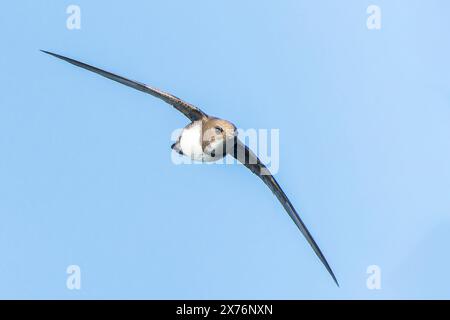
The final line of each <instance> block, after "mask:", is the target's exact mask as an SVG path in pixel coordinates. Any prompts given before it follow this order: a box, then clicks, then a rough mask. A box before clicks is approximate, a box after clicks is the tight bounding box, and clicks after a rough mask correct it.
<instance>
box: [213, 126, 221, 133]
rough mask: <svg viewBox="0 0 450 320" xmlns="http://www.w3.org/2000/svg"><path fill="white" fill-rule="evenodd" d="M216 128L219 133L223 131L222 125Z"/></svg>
mask: <svg viewBox="0 0 450 320" xmlns="http://www.w3.org/2000/svg"><path fill="white" fill-rule="evenodd" d="M214 129H216V133H217V134H220V133H223V129H222V128H221V127H215V128H214Z"/></svg>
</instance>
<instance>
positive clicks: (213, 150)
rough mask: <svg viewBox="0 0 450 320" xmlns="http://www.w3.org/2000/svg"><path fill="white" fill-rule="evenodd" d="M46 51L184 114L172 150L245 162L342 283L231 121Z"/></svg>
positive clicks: (195, 157)
mask: <svg viewBox="0 0 450 320" xmlns="http://www.w3.org/2000/svg"><path fill="white" fill-rule="evenodd" d="M41 51H42V52H44V53H46V54H49V55H51V56H54V57H56V58H59V59H62V60H64V61H67V62H69V63H71V64H73V65H75V66H77V67H81V68H83V69H86V70H89V71H92V72H95V73H97V74H99V75H101V76H103V77H106V78H108V79H111V80H114V81H116V82H119V83H121V84H124V85H126V86H129V87H131V88H134V89H136V90H139V91H142V92H145V93H148V94H151V95H152V96H154V97H156V98H159V99H161V100H163V101H165V102H167V103H168V104H170V105H172V106H173V107H174V108H175V109H177V110H178V111H180V112H181V113H182V114H184V115H185V116H186V117H187V118H188V119H189V120H190V121H191V123H189V124H188V125H187V126H186V127H185V128H184V129H183V130H182V132H181V134H180V136H179V138H178V140H177V142H176V143H174V144H173V145H172V149H174V150H175V151H176V152H178V153H180V154H182V155H185V156H187V157H190V158H191V159H192V160H196V161H205V162H210V161H216V160H218V159H221V158H223V157H225V156H226V155H227V154H229V155H231V156H233V157H234V158H236V159H237V160H238V161H239V162H241V163H242V164H243V165H245V166H246V167H247V168H248V169H250V171H251V172H253V173H254V174H255V175H257V176H258V177H259V178H260V179H261V180H262V181H264V183H265V184H266V185H267V186H268V187H269V189H270V190H271V191H272V192H273V193H274V194H275V196H276V197H277V198H278V200H279V201H280V203H281V204H282V205H283V207H284V209H285V210H286V212H287V213H288V214H289V216H290V217H291V219H292V220H293V221H294V222H295V224H296V225H297V227H298V229H299V230H300V231H301V232H302V234H303V235H304V237H305V238H306V240H307V241H308V243H309V244H310V245H311V247H312V249H313V250H314V252H315V253H316V255H317V256H318V258H319V259H320V261H322V263H323V264H324V266H325V268H326V269H327V270H328V272H329V273H330V275H331V277H332V278H333V280H334V282H335V283H336V285H337V286H339V283H338V281H337V279H336V277H335V275H334V273H333V270H331V267H330V265H329V264H328V262H327V260H326V259H325V256H324V255H323V253H322V251H321V250H320V249H319V246H318V245H317V243H316V242H315V240H314V239H313V237H312V236H311V233H310V232H309V231H308V229H307V228H306V226H305V224H304V223H303V221H302V220H301V219H300V216H299V215H298V213H297V211H296V210H295V208H294V206H293V205H292V204H291V202H290V201H289V199H288V197H287V196H286V194H285V193H284V191H283V190H282V189H281V187H280V185H279V184H278V182H277V181H276V180H275V178H274V177H273V176H272V174H271V173H270V171H269V170H268V169H267V167H266V166H265V165H264V164H263V163H262V162H261V161H260V160H259V158H258V157H257V156H256V155H255V154H254V153H253V152H252V151H251V150H250V149H249V148H248V147H247V146H246V145H245V144H244V143H243V142H242V141H240V139H238V137H237V129H236V126H235V125H234V124H232V123H231V122H229V121H227V120H223V119H219V118H216V117H212V116H209V115H207V114H206V113H205V112H203V111H202V110H200V109H199V108H197V107H196V106H194V105H192V104H190V103H187V102H185V101H183V100H181V99H180V98H177V97H175V96H173V95H171V94H169V93H167V92H164V91H161V90H159V89H156V88H153V87H151V86H148V85H146V84H143V83H140V82H137V81H133V80H130V79H127V78H124V77H122V76H119V75H116V74H114V73H111V72H108V71H104V70H101V69H99V68H96V67H93V66H91V65H88V64H85V63H82V62H80V61H77V60H74V59H71V58H67V57H64V56H62V55H59V54H56V53H52V52H49V51H45V50H41Z"/></svg>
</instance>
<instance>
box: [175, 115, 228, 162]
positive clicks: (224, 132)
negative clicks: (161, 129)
mask: <svg viewBox="0 0 450 320" xmlns="http://www.w3.org/2000/svg"><path fill="white" fill-rule="evenodd" d="M236 133H237V131H236V127H235V126H234V125H233V124H232V123H230V122H229V121H226V120H222V119H217V118H212V117H208V118H205V119H202V120H196V121H193V122H191V123H190V124H188V125H187V126H186V127H185V128H184V129H183V130H182V132H181V134H180V136H179V138H178V140H177V142H176V143H175V144H173V145H172V149H174V150H175V151H177V152H178V153H180V154H182V155H185V156H187V157H189V158H191V159H192V160H195V161H201V162H213V161H217V160H219V159H221V158H223V157H224V156H225V155H226V153H227V152H226V151H227V145H228V146H230V145H231V146H232V145H233V143H234V138H235V137H236Z"/></svg>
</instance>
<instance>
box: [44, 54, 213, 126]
mask: <svg viewBox="0 0 450 320" xmlns="http://www.w3.org/2000/svg"><path fill="white" fill-rule="evenodd" d="M41 51H42V52H44V53H46V54H49V55H52V56H54V57H56V58H59V59H62V60H64V61H67V62H69V63H71V64H73V65H75V66H77V67H80V68H83V69H86V70H89V71H92V72H95V73H97V74H99V75H101V76H103V77H106V78H108V79H111V80H114V81H117V82H119V83H121V84H124V85H126V86H129V87H131V88H134V89H136V90H139V91H142V92H145V93H148V94H151V95H152V96H154V97H157V98H159V99H161V100H163V101H165V102H167V103H168V104H171V105H172V106H174V107H175V109H177V110H178V111H180V112H181V113H183V114H184V115H185V116H186V117H188V118H189V119H190V120H191V121H196V120H200V119H202V118H204V117H207V115H206V114H205V113H204V112H203V111H201V110H200V109H199V108H197V107H196V106H194V105H192V104H190V103H187V102H185V101H183V100H181V99H180V98H177V97H175V96H173V95H171V94H169V93H166V92H164V91H161V90H159V89H156V88H152V87H150V86H148V85H146V84H143V83H140V82H137V81H133V80H130V79H127V78H124V77H122V76H118V75H116V74H114V73H111V72H108V71H105V70H102V69H99V68H96V67H93V66H90V65H88V64H86V63H83V62H80V61H77V60H74V59H70V58H67V57H64V56H62V55H59V54H56V53H52V52H49V51H45V50H41Z"/></svg>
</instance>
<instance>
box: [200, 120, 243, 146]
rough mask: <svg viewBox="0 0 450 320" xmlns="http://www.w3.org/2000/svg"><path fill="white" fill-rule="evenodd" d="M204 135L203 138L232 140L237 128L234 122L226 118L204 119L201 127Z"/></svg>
mask: <svg viewBox="0 0 450 320" xmlns="http://www.w3.org/2000/svg"><path fill="white" fill-rule="evenodd" d="M203 133H204V135H206V136H205V137H204V138H206V139H205V140H211V138H213V139H214V140H222V141H224V142H227V141H230V140H234V138H235V137H236V136H237V129H236V126H235V125H234V124H232V123H231V122H229V121H227V120H223V119H218V118H212V119H209V120H207V121H206V123H205V124H204V128H203Z"/></svg>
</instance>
